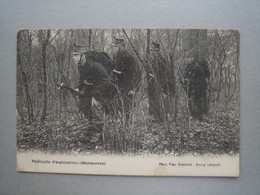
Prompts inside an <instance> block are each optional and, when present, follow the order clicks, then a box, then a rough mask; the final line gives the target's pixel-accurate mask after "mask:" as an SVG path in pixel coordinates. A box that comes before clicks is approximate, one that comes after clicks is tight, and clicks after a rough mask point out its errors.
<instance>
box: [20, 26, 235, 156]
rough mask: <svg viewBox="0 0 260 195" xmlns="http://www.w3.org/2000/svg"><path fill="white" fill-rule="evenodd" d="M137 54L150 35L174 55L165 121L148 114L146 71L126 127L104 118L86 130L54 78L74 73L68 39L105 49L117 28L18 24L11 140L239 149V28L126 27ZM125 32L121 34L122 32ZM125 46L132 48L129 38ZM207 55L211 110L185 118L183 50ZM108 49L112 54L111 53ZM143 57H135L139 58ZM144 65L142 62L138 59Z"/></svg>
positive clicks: (66, 79) (105, 148)
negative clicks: (92, 131) (99, 135)
mask: <svg viewBox="0 0 260 195" xmlns="http://www.w3.org/2000/svg"><path fill="white" fill-rule="evenodd" d="M125 30H126V33H127V35H128V37H129V39H130V42H131V43H132V45H133V46H134V48H135V50H136V51H137V53H138V56H139V57H140V59H141V60H145V59H146V57H147V55H149V51H150V49H149V48H150V42H151V41H156V42H159V43H160V44H161V52H162V55H163V56H164V57H165V58H166V59H168V61H170V60H169V56H170V54H171V56H172V58H173V61H172V63H173V68H174V77H175V78H174V80H175V103H174V106H173V110H172V118H171V119H170V120H169V121H167V125H168V127H169V129H167V131H166V129H165V124H163V125H161V124H156V123H153V122H152V119H151V117H150V116H149V115H148V101H147V96H146V83H145V72H144V71H143V78H144V79H143V81H144V82H143V83H142V89H143V96H142V99H141V100H140V106H139V109H138V110H137V111H136V113H135V115H134V116H135V122H134V123H133V124H132V125H131V126H130V127H123V128H122V126H120V123H117V122H116V123H113V124H111V122H110V121H107V124H106V126H105V127H106V128H105V130H104V132H103V140H102V141H100V140H96V139H94V138H88V132H87V124H88V122H87V121H86V120H85V119H84V118H83V117H82V116H81V115H80V113H79V112H78V108H77V100H76V98H75V97H74V96H73V95H72V94H70V92H69V91H66V90H59V89H58V88H57V83H65V84H66V85H68V86H71V87H73V86H75V85H76V82H77V79H78V77H79V73H78V71H77V66H76V65H75V64H74V63H73V62H72V55H71V54H72V51H73V44H74V43H78V44H84V45H87V46H88V47H89V49H96V50H99V51H104V52H106V53H108V54H109V55H110V56H111V54H112V52H113V51H112V50H113V47H112V46H111V43H112V38H113V37H114V36H116V37H122V38H125V35H124V33H123V31H122V29H82V30H75V29H68V30H22V31H20V32H19V33H18V34H17V147H18V149H19V150H42V151H45V152H63V153H79V152H86V151H87V152H104V153H111V152H112V153H114V152H116V153H118V152H119V153H125V152H127V153H144V152H149V153H158V154H162V153H163V154H167V155H170V154H177V155H181V154H184V153H192V154H204V153H213V154H223V153H227V154H231V155H233V154H236V153H238V152H239V140H240V138H239V129H240V108H239V107H240V77H239V74H240V73H239V53H240V48H239V32H238V31H237V30H196V29H193V30H187V29H186V30H181V29H176V30H169V29H149V30H148V29H125ZM125 40H127V39H126V38H125ZM126 43H127V44H126V47H127V49H129V50H130V51H132V52H133V54H135V53H134V51H133V47H132V45H131V44H130V43H129V41H126ZM194 55H199V56H204V57H206V58H207V61H208V65H209V69H210V74H211V77H210V80H209V83H208V98H209V105H210V112H209V115H208V116H206V117H205V118H204V120H203V121H197V120H195V119H193V118H191V117H190V116H189V114H188V112H187V106H186V105H187V100H186V98H185V93H184V91H183V86H182V85H181V80H182V76H183V72H184V69H185V65H186V63H187V58H188V57H190V56H194ZM111 57H112V56H111ZM140 64H141V63H140ZM140 66H142V65H140Z"/></svg>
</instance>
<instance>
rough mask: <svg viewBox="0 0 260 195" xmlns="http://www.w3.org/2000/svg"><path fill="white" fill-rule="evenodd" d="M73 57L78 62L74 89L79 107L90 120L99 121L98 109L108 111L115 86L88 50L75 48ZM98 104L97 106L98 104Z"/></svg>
mask: <svg viewBox="0 0 260 195" xmlns="http://www.w3.org/2000/svg"><path fill="white" fill-rule="evenodd" d="M75 49H76V51H74V52H73V59H74V61H75V63H76V64H78V70H79V74H80V77H79V82H78V86H77V88H76V89H75V90H76V91H78V92H80V93H81V94H82V95H81V96H80V101H79V109H80V111H81V112H82V113H83V114H84V115H85V117H87V118H88V119H89V121H90V122H93V120H94V121H95V122H98V123H101V122H102V116H101V113H100V109H98V108H100V107H101V108H103V109H105V111H106V112H109V102H110V101H111V100H112V99H113V96H114V94H115V88H114V87H113V85H112V83H111V81H112V79H111V76H110V73H109V71H108V69H107V68H105V67H104V65H103V64H101V63H100V62H99V60H97V58H96V57H95V56H93V55H90V53H89V52H88V51H84V50H83V51H77V50H82V49H81V48H77V47H76V48H75ZM98 105H99V106H98Z"/></svg>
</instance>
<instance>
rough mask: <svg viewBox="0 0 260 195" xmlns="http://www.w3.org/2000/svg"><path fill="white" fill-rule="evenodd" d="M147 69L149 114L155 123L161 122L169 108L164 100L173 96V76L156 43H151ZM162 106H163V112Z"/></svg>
mask: <svg viewBox="0 0 260 195" xmlns="http://www.w3.org/2000/svg"><path fill="white" fill-rule="evenodd" d="M149 69H150V70H149V71H148V74H147V82H148V99H149V114H151V115H152V116H154V118H155V119H156V121H157V122H162V121H163V117H166V116H165V115H166V113H167V112H168V111H169V106H170V105H167V103H168V102H167V100H166V99H167V98H171V97H172V96H173V94H174V81H173V78H174V75H172V74H173V71H172V67H169V66H168V65H167V62H166V60H165V59H164V58H163V57H162V55H161V54H160V44H159V43H156V42H152V52H151V57H150V67H149ZM160 96H161V97H160ZM162 104H164V105H165V106H164V107H165V108H164V110H163V107H162V106H163V105H162ZM166 105H167V106H166ZM167 109H168V110H167Z"/></svg>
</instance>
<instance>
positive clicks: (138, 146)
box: [17, 104, 240, 156]
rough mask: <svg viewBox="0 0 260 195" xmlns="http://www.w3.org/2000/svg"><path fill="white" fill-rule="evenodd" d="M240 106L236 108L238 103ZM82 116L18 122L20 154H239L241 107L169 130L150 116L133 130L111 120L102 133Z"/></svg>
mask: <svg viewBox="0 0 260 195" xmlns="http://www.w3.org/2000/svg"><path fill="white" fill-rule="evenodd" d="M236 105H237V104H236ZM92 127H93V126H92V125H90V124H89V123H88V121H87V120H86V119H84V118H82V117H79V115H71V116H68V115H67V116H62V117H59V118H57V119H47V120H46V121H45V122H40V121H37V120H35V121H33V122H32V123H30V124H23V123H21V121H19V120H17V149H18V151H20V152H23V151H32V152H34V151H42V152H46V153H65V154H79V153H86V152H87V153H102V154H111V153H132V154H137V155H138V154H143V153H151V154H166V155H177V156H180V155H184V154H192V155H203V154H209V153H210V154H213V155H220V154H228V155H236V154H238V153H239V145H240V144H239V143H240V112H239V108H238V106H234V105H229V107H228V108H226V109H224V108H221V109H218V110H217V109H214V113H209V115H207V116H204V117H203V120H202V121H199V120H197V119H193V118H192V117H185V116H183V117H182V116H178V117H177V119H176V121H170V122H168V125H167V126H166V125H164V124H157V123H156V122H154V121H153V120H152V118H151V117H146V118H142V117H140V116H137V118H136V120H135V122H134V123H133V124H131V125H125V126H122V124H121V123H120V121H112V120H107V121H106V122H105V126H103V131H96V130H95V129H94V130H93V128H92Z"/></svg>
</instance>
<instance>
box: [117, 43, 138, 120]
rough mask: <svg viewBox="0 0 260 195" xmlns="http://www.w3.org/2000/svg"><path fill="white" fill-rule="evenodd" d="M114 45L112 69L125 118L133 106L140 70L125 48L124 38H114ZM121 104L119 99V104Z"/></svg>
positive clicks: (127, 117)
mask: <svg viewBox="0 0 260 195" xmlns="http://www.w3.org/2000/svg"><path fill="white" fill-rule="evenodd" d="M113 46H114V47H115V50H114V51H115V55H114V57H113V59H114V62H115V69H114V70H113V72H114V75H115V79H116V83H117V85H118V90H119V92H120V93H121V95H122V99H123V106H122V105H121V106H120V107H121V109H122V108H123V109H124V112H125V115H126V119H127V120H128V119H129V115H130V111H131V108H132V106H133V103H134V102H133V100H134V94H135V93H136V92H137V91H138V89H139V87H140V82H141V70H140V67H139V66H138V64H137V62H136V59H135V57H134V56H133V55H132V54H131V53H130V52H129V51H127V50H126V48H125V43H124V39H118V38H114V40H113ZM120 104H121V102H120V100H119V105H120Z"/></svg>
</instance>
